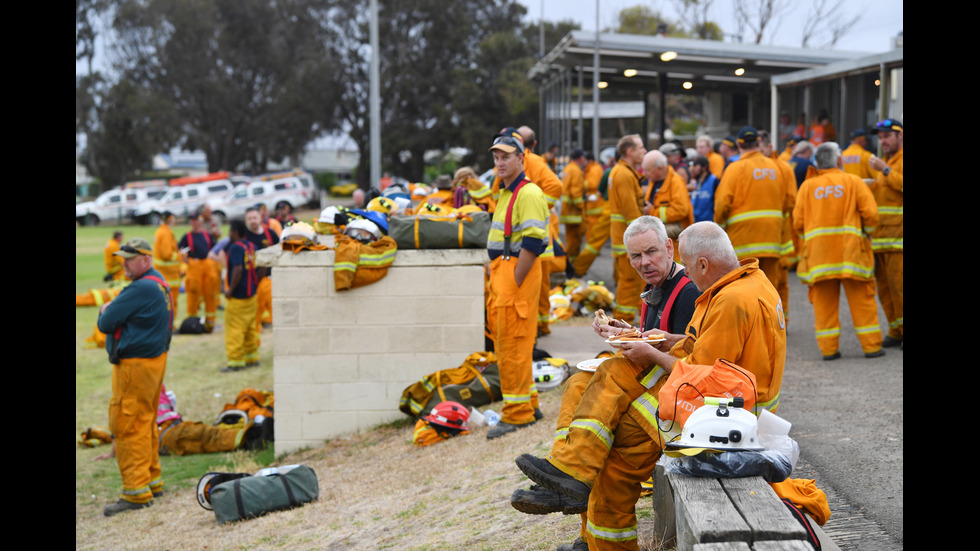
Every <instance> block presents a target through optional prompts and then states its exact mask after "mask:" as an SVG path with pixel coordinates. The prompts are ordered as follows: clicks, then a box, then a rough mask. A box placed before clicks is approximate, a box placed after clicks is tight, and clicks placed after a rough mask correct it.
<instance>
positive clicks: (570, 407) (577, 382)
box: [551, 371, 592, 541]
mask: <svg viewBox="0 0 980 551" xmlns="http://www.w3.org/2000/svg"><path fill="white" fill-rule="evenodd" d="M591 380H592V373H590V372H588V371H579V372H578V373H576V374H575V375H572V376H571V377H569V378H568V380H567V381H565V385H564V386H563V387H562V390H561V404H560V405H559V407H558V426H557V427H556V428H555V441H554V442H553V443H552V444H551V453H552V454H555V453H556V452H557V451H558V450H559V449H561V447H562V446H564V445H565V441H566V437H567V436H568V426H569V425H571V424H572V419H573V418H574V417H575V410H576V409H578V404H579V402H581V401H582V395H583V394H585V389H586V388H587V387H588V386H589V382H590V381H591ZM581 516H582V527H581V529H580V532H579V535H580V536H581V538H582V541H588V537H589V533H588V532H587V531H586V526H587V523H588V519H589V517H588V515H587V514H585V513H582V514H581Z"/></svg>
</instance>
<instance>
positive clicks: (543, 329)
mask: <svg viewBox="0 0 980 551" xmlns="http://www.w3.org/2000/svg"><path fill="white" fill-rule="evenodd" d="M500 133H501V134H514V133H517V134H518V135H519V136H520V139H521V140H522V143H523V145H524V164H523V167H524V174H525V176H527V179H528V180H530V181H532V182H534V183H535V184H536V185H537V186H538V187H539V188H541V191H542V192H544V196H545V199H546V200H547V202H548V208H549V209H551V212H550V214H549V216H548V239H547V240H546V242H545V243H546V247H545V249H544V251H543V252H542V253H541V254H540V255H538V256H539V258H540V259H541V262H540V266H541V283H540V293H539V295H538V332H539V333H540V334H542V335H547V334H549V333H551V330H550V328H549V323H548V316H549V314H550V310H551V303H550V301H549V295H550V291H551V285H550V283H549V281H550V275H551V274H552V273H554V272H562V271H564V270H565V266H566V257H565V252H564V248H563V247H562V245H561V244H560V242H559V240H558V232H559V229H558V216H557V215H556V214H555V212H554V209H553V207H554V206H555V203H557V202H558V199H559V198H560V197H561V193H562V184H561V179H559V178H558V176H557V175H556V174H555V173H554V171H553V170H551V167H550V166H549V165H548V162H547V161H546V160H545V159H544V157H542V156H540V155H538V154H536V153H534V148H535V146H537V144H538V142H537V138H536V137H535V133H534V130H532V129H531V128H530V127H528V126H522V127H520V128H517V129H514V128H510V127H508V128H504V129H503V130H501V131H500ZM504 185H505V184H504V183H502V182H501V180H500V176H499V175H498V176H497V177H496V178H495V179H494V182H493V188H492V189H493V195H494V199H495V200H496V199H498V198H499V196H500V192H501V191H502V189H501V188H502V186H504ZM498 208H499V203H498ZM556 247H557V249H556ZM532 388H533V387H532ZM532 395H533V396H534V402H535V404H537V390H533V391H532ZM536 407H537V405H535V408H536Z"/></svg>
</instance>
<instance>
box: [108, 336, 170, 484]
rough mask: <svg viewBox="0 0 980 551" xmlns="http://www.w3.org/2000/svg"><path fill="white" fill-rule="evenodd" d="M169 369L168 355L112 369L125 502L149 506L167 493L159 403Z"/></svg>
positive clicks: (113, 418)
mask: <svg viewBox="0 0 980 551" xmlns="http://www.w3.org/2000/svg"><path fill="white" fill-rule="evenodd" d="M166 370H167V353H166V352H164V353H163V354H161V355H159V356H157V357H156V358H124V359H121V360H120V361H119V363H118V364H116V365H113V366H112V399H111V400H110V401H109V430H110V431H112V435H113V438H114V441H115V445H116V462H117V463H118V464H119V474H120V475H122V486H123V490H122V496H121V497H122V499H125V500H126V501H131V502H133V503H146V502H149V501H151V500H152V499H153V492H160V491H162V490H163V477H162V472H161V470H160V455H159V453H158V450H157V420H156V417H157V404H158V402H159V400H160V386H161V385H163V375H164V373H165V372H166Z"/></svg>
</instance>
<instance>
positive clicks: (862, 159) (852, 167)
mask: <svg viewBox="0 0 980 551" xmlns="http://www.w3.org/2000/svg"><path fill="white" fill-rule="evenodd" d="M870 161H871V152H870V151H868V134H867V132H865V131H864V129H863V128H858V129H857V130H855V131H854V132H851V145H849V146H847V149H845V150H844V151H843V152H841V163H842V165H841V170H843V171H844V172H846V173H848V174H853V175H855V176H857V177H858V178H874V177H875V172H874V171H873V170H871V165H869V164H868V163H869V162H870Z"/></svg>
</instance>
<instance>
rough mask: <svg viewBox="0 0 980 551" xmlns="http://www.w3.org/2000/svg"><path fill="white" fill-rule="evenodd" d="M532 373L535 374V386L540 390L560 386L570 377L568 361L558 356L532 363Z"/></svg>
mask: <svg viewBox="0 0 980 551" xmlns="http://www.w3.org/2000/svg"><path fill="white" fill-rule="evenodd" d="M531 373H532V374H533V375H534V386H536V387H537V388H538V390H551V389H554V388H558V386H559V385H561V383H562V381H564V380H565V378H567V377H568V362H566V361H565V360H561V359H558V358H545V359H543V360H538V361H536V362H534V363H533V364H531Z"/></svg>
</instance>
